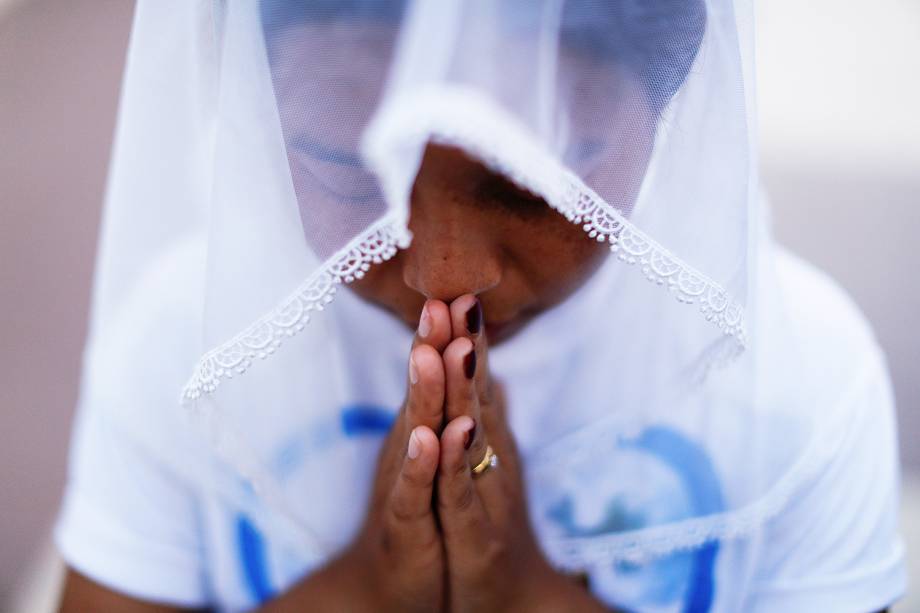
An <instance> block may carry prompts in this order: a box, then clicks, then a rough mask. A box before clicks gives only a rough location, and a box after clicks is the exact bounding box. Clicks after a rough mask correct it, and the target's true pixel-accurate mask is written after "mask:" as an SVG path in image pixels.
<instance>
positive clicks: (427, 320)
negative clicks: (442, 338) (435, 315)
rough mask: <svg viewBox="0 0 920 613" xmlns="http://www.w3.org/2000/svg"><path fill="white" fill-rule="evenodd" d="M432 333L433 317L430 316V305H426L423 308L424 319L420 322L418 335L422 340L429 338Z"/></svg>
mask: <svg viewBox="0 0 920 613" xmlns="http://www.w3.org/2000/svg"><path fill="white" fill-rule="evenodd" d="M430 333H431V315H429V314H428V303H427V302H426V303H425V306H424V307H422V317H421V318H420V319H419V322H418V335H419V336H421V337H422V338H425V337H426V336H428V334H430Z"/></svg>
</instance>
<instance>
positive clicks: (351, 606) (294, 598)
mask: <svg viewBox="0 0 920 613" xmlns="http://www.w3.org/2000/svg"><path fill="white" fill-rule="evenodd" d="M355 555H356V554H354V553H352V552H346V553H345V554H343V555H342V556H340V557H338V558H336V559H334V560H332V561H330V562H329V563H328V564H326V565H325V566H323V567H322V568H320V569H318V570H316V571H315V572H312V573H310V574H309V575H307V576H305V577H303V578H302V579H301V580H300V581H298V582H297V583H296V584H295V585H294V586H293V587H291V588H290V589H289V590H287V591H286V592H284V593H282V594H279V595H278V596H276V597H275V598H273V599H272V600H270V601H268V602H266V603H265V604H263V605H262V606H261V607H260V608H259V609H257V610H256V611H257V613H295V612H298V613H299V612H301V611H314V610H330V611H346V610H347V611H356V612H358V613H361V612H362V611H374V610H376V609H375V607H374V605H373V602H372V600H373V599H372V598H371V595H370V593H371V590H370V589H369V581H371V580H372V579H373V578H372V577H365V576H363V575H364V574H365V573H364V570H363V566H362V565H359V564H354V563H352V561H353V557H354V556H355Z"/></svg>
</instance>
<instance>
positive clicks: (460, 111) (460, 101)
mask: <svg viewBox="0 0 920 613" xmlns="http://www.w3.org/2000/svg"><path fill="white" fill-rule="evenodd" d="M426 96H429V97H430V95H428V94H426ZM483 104H484V103H483V101H482V100H481V99H479V97H478V96H476V95H474V94H470V93H469V92H466V91H463V90H459V91H453V92H451V95H450V97H448V98H444V97H443V96H442V94H440V93H435V94H434V96H433V99H432V100H431V101H429V103H428V104H426V105H420V106H419V105H405V106H404V107H402V109H401V110H398V111H396V112H395V113H394V112H393V111H390V115H391V117H390V119H391V122H390V128H391V129H393V128H395V129H400V130H402V132H401V136H402V138H403V142H405V141H411V140H415V139H418V140H419V142H424V140H425V139H431V140H432V141H436V142H441V143H445V144H450V145H455V146H459V147H461V148H463V149H464V150H465V151H467V152H468V153H470V154H472V155H474V156H475V157H477V158H478V159H479V160H480V161H481V162H482V163H483V164H485V165H486V166H488V167H489V168H491V169H493V170H495V171H497V172H499V173H501V174H504V175H505V176H507V177H509V178H510V179H511V180H512V181H514V182H515V183H517V184H519V185H520V186H521V187H523V188H525V189H528V190H530V191H531V192H533V193H535V194H539V195H541V196H542V197H543V198H544V199H545V200H546V202H547V203H548V204H549V205H550V206H551V207H553V208H554V209H556V210H557V211H559V212H560V213H561V214H563V215H565V217H566V218H567V219H568V220H569V221H571V222H572V223H576V224H579V225H581V227H582V228H583V229H584V230H585V232H587V234H588V236H590V237H592V238H594V239H596V240H597V241H599V242H607V243H609V244H610V250H611V251H612V252H613V253H614V254H615V255H616V257H617V258H618V259H619V260H620V261H622V262H625V263H627V264H630V265H634V266H638V268H639V270H640V271H641V272H642V274H643V275H645V277H646V278H647V279H648V280H649V281H651V282H653V283H656V284H657V285H660V286H662V287H666V288H667V289H668V290H669V291H670V292H671V293H672V294H673V295H674V296H675V297H676V298H677V300H679V301H680V302H683V303H686V304H697V305H699V310H700V312H701V313H702V315H703V317H704V318H705V319H706V320H707V321H709V322H712V323H713V324H714V325H716V326H717V327H718V328H719V329H720V330H722V332H723V333H724V334H725V335H726V336H727V337H731V338H732V339H734V341H735V343H734V346H733V347H731V348H730V349H728V350H724V349H725V348H723V350H722V351H720V355H721V357H720V359H719V361H720V362H728V361H731V359H732V358H734V357H735V356H737V355H739V354H740V353H741V352H742V351H743V350H744V348H745V346H746V334H745V324H744V307H743V306H742V305H741V304H740V303H738V302H737V301H735V300H733V299H732V298H731V297H730V296H729V295H728V292H727V291H726V290H725V289H724V288H723V287H722V286H721V285H720V284H718V283H716V282H715V281H713V280H712V279H710V278H709V277H708V276H706V275H704V274H703V273H702V272H700V271H698V270H696V269H695V268H694V267H692V266H690V265H689V264H687V263H685V262H684V261H682V260H681V259H680V258H678V257H677V256H675V255H674V254H672V253H671V252H670V251H668V250H667V249H666V248H665V247H663V246H662V245H661V244H659V243H658V242H656V241H655V240H653V239H652V238H651V237H650V236H648V235H647V234H646V233H645V232H643V231H642V230H640V229H639V228H637V227H636V226H634V225H633V224H632V223H631V222H630V221H628V220H627V219H626V218H625V217H624V216H623V215H622V214H621V213H620V212H619V211H617V210H616V209H615V208H613V207H612V206H610V205H609V204H608V203H607V202H605V201H604V199H603V198H601V197H600V196H598V195H597V194H596V193H595V192H594V191H593V190H592V189H591V188H589V187H588V186H587V185H585V184H584V182H583V181H582V180H581V179H580V178H579V177H578V176H576V175H575V174H573V173H572V172H570V171H568V170H567V169H565V168H564V167H563V166H561V165H559V164H558V163H555V162H554V161H553V160H552V159H551V158H548V157H546V156H545V155H542V154H539V153H535V154H532V155H529V156H526V157H527V160H526V164H525V163H520V164H515V163H512V162H511V160H513V159H515V157H514V156H515V155H517V156H518V157H520V152H521V151H539V148H534V147H533V146H524V145H522V143H529V138H528V137H527V136H526V135H525V134H524V133H523V132H522V131H521V130H520V129H519V128H517V127H515V126H516V125H517V121H516V120H515V119H514V118H513V117H510V116H507V117H506V116H505V115H506V113H504V112H502V111H496V110H495V109H494V108H493V107H491V106H490V107H489V111H490V112H488V113H487V112H483V111H482V108H483ZM391 108H397V109H400V105H398V104H397V105H394V106H393V107H391ZM417 108H426V109H429V114H428V115H427V116H420V115H418V114H417V113H413V114H407V113H406V112H405V109H417ZM443 116H446V117H449V118H450V121H446V122H445V120H444V118H443ZM487 116H497V117H500V118H501V119H502V125H503V126H504V129H502V130H498V129H497V126H495V125H492V124H490V123H488V122H485V121H482V120H481V118H482V117H487ZM458 118H460V119H462V121H458ZM444 125H450V126H451V129H450V130H445V129H443V126H444ZM458 126H459V127H458ZM378 137H379V135H378ZM483 142H487V143H488V144H489V146H488V147H486V146H482V145H481V144H480V143H483ZM388 153H389V152H380V151H376V152H374V151H371V158H374V157H376V158H378V159H377V160H376V162H377V164H378V165H381V163H380V158H381V157H383V158H385V157H386V155H387V154H388ZM375 154H376V156H375ZM521 168H528V169H530V172H527V173H524V172H521V170H520V169H521ZM553 179H555V181H554V182H553ZM560 187H561V189H560ZM409 240H410V234H409V231H408V229H407V228H406V227H405V222H404V220H403V219H402V218H401V217H399V216H398V215H397V214H396V213H395V212H393V211H391V212H390V213H388V214H387V215H385V216H384V217H383V218H381V219H380V220H379V221H378V222H376V223H375V224H373V225H372V226H371V227H370V228H369V229H368V230H367V231H366V232H365V233H364V234H362V235H359V236H358V237H356V238H355V239H354V240H353V241H352V242H351V243H349V244H348V245H347V246H346V247H344V248H343V249H341V250H340V251H338V252H337V253H336V254H335V255H333V256H332V257H331V258H329V259H328V260H327V261H326V263H325V264H324V265H323V266H322V267H321V268H320V269H319V270H317V271H316V272H315V273H313V274H312V275H310V277H308V278H307V280H306V281H304V282H303V284H301V286H300V287H298V288H297V289H296V290H295V291H294V293H293V294H291V295H290V296H288V297H287V298H286V299H284V300H283V301H282V302H281V303H280V304H279V305H278V306H277V307H275V308H274V309H273V310H272V311H271V312H269V313H268V314H266V315H264V316H262V317H261V318H260V319H258V320H257V321H256V322H254V323H253V324H252V325H250V326H249V327H248V328H246V329H245V330H244V331H242V332H240V333H239V334H238V335H236V336H235V337H234V338H232V339H230V340H229V341H227V342H226V343H223V344H222V345H220V346H219V347H216V348H215V349H212V350H211V351H208V352H207V353H205V354H204V355H203V356H202V357H201V359H200V360H199V362H198V364H197V366H196V367H195V371H194V374H193V375H192V378H191V379H190V380H189V382H188V383H187V384H186V386H185V388H184V389H183V391H182V396H181V399H182V401H183V402H189V401H193V400H195V399H197V398H198V397H200V396H201V394H203V393H211V392H213V391H214V390H216V389H217V387H218V385H219V384H220V382H221V381H223V380H224V379H229V378H232V377H233V376H236V375H240V374H243V373H244V372H246V370H247V369H248V368H249V367H250V365H251V364H252V362H253V360H255V359H256V358H261V359H264V358H266V357H268V356H269V355H271V354H272V353H273V352H274V351H275V350H276V349H277V348H278V347H280V346H281V344H282V342H283V340H284V339H286V338H289V337H291V336H294V335H295V334H297V333H298V332H300V331H301V330H302V329H303V327H304V326H305V325H306V324H307V322H308V321H309V320H310V313H311V312H312V311H321V310H323V307H324V306H325V305H326V304H328V303H329V302H331V301H332V298H333V295H334V294H335V292H336V289H337V286H338V285H340V284H342V283H349V282H351V281H353V280H354V279H356V278H360V277H362V276H363V275H364V272H365V271H367V270H368V269H369V268H370V265H371V264H376V263H380V262H383V261H384V260H388V259H390V258H391V257H392V256H393V255H394V254H395V253H396V250H397V248H402V247H406V246H408V244H409Z"/></svg>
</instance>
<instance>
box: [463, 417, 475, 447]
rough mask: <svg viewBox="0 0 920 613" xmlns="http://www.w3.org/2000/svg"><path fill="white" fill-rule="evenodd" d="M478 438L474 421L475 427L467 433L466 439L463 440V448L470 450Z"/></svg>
mask: <svg viewBox="0 0 920 613" xmlns="http://www.w3.org/2000/svg"><path fill="white" fill-rule="evenodd" d="M474 438H476V420H475V419H474V420H473V427H472V428H470V429H469V430H468V431H467V433H466V438H465V439H464V440H463V448H464V449H469V448H470V445H472V444H473V439H474Z"/></svg>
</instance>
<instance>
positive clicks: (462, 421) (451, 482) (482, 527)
mask: <svg viewBox="0 0 920 613" xmlns="http://www.w3.org/2000/svg"><path fill="white" fill-rule="evenodd" d="M472 429H473V420H472V419H471V418H469V417H468V416H466V415H463V416H460V417H458V418H457V419H455V420H453V421H451V422H450V423H448V424H447V426H445V428H444V432H442V433H441V449H440V452H441V458H440V463H439V465H438V496H437V499H438V517H439V518H440V520H441V528H442V530H443V531H444V538H445V539H446V540H447V542H448V546H449V547H451V546H454V547H461V548H464V549H467V550H470V551H482V549H481V547H482V546H483V544H484V543H485V542H486V540H487V539H488V534H487V530H488V528H489V521H488V515H487V514H486V511H485V507H483V505H482V501H481V500H480V498H479V494H478V493H477V492H476V487H475V485H474V484H473V475H472V472H471V471H470V463H469V459H468V452H467V449H466V445H465V441H467V440H468V437H469V436H470V434H471V430H472Z"/></svg>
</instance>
